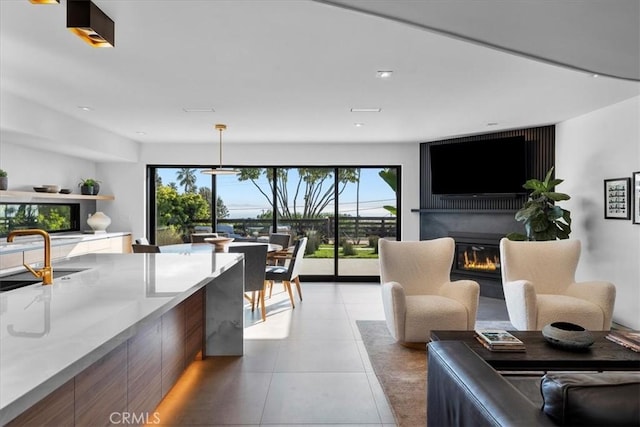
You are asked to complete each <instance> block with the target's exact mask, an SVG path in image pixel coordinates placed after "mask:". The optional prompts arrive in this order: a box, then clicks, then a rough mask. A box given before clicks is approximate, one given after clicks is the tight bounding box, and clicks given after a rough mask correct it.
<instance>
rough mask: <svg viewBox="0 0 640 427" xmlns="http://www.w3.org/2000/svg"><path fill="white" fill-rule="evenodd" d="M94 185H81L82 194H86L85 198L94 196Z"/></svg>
mask: <svg viewBox="0 0 640 427" xmlns="http://www.w3.org/2000/svg"><path fill="white" fill-rule="evenodd" d="M93 191H94V188H93V185H81V186H80V194H84V195H85V196H93V194H94V193H93Z"/></svg>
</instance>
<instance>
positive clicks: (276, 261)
mask: <svg viewBox="0 0 640 427" xmlns="http://www.w3.org/2000/svg"><path fill="white" fill-rule="evenodd" d="M269 243H271V244H274V245H278V246H282V249H281V250H279V251H275V252H270V253H269V254H268V255H267V261H268V262H269V264H270V265H284V262H285V259H283V258H276V257H277V256H279V255H286V254H287V253H288V250H289V245H290V244H291V235H290V234H289V233H272V234H270V235H269Z"/></svg>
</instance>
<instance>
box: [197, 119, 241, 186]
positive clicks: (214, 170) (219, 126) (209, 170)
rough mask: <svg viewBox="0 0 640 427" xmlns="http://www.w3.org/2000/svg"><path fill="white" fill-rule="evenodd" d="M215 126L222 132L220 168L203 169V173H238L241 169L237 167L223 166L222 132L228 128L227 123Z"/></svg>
mask: <svg viewBox="0 0 640 427" xmlns="http://www.w3.org/2000/svg"><path fill="white" fill-rule="evenodd" d="M215 128H216V130H217V131H218V132H220V163H219V167H218V168H213V169H205V170H203V171H201V173H204V174H207V175H236V174H239V173H240V171H239V170H235V169H225V168H223V167H222V132H223V131H224V130H226V129H227V125H222V124H216V125H215Z"/></svg>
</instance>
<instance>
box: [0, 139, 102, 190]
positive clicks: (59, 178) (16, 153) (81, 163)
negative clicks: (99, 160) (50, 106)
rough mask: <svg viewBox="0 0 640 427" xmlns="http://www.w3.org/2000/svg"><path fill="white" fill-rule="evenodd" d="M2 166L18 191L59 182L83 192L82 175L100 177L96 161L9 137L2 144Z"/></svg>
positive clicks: (11, 187) (0, 160)
mask: <svg viewBox="0 0 640 427" xmlns="http://www.w3.org/2000/svg"><path fill="white" fill-rule="evenodd" d="M0 169H4V170H5V171H7V174H8V176H9V190H14V191H33V187H36V186H40V185H45V184H57V185H59V186H60V187H62V188H69V189H71V190H73V192H74V193H79V192H80V189H79V188H78V183H79V182H80V180H81V179H82V178H93V177H96V164H95V162H92V161H89V160H86V159H81V158H78V157H73V156H68V155H64V154H58V153H55V152H52V151H45V150H39V149H33V148H30V147H25V146H23V145H20V144H13V143H11V142H9V141H7V140H6V139H3V140H2V144H0ZM100 192H101V193H102V189H101V190H100ZM34 194H35V193H34Z"/></svg>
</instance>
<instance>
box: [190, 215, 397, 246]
mask: <svg viewBox="0 0 640 427" xmlns="http://www.w3.org/2000/svg"><path fill="white" fill-rule="evenodd" d="M335 221H336V218H335V217H326V218H303V219H283V220H281V221H279V222H278V231H280V232H282V231H289V232H291V234H293V235H305V236H306V235H309V234H316V235H318V236H319V237H320V238H321V239H322V240H324V241H335V240H336V236H335V235H334V229H335ZM337 221H338V232H339V236H338V237H339V239H349V240H352V241H354V240H358V239H362V238H365V239H366V238H367V237H370V236H377V237H395V235H396V224H397V222H396V218H395V217H375V216H371V217H338V218H337ZM209 224H211V222H210V221H198V222H197V223H196V222H194V223H193V226H194V227H195V226H206V225H209ZM224 225H227V227H225V226H224ZM229 226H230V227H229ZM231 227H233V234H236V235H240V236H246V237H257V236H268V235H269V234H270V232H271V231H272V221H271V220H270V219H254V218H224V219H219V220H218V230H219V231H225V230H228V232H230V231H231ZM339 239H338V240H339Z"/></svg>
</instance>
